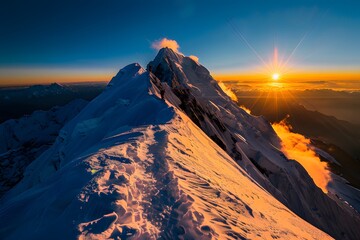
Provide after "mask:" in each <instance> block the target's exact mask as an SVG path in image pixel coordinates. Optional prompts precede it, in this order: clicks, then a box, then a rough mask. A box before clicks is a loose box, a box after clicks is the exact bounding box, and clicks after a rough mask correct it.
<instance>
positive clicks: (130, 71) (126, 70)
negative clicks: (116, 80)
mask: <svg viewBox="0 0 360 240" xmlns="http://www.w3.org/2000/svg"><path fill="white" fill-rule="evenodd" d="M143 72H145V69H144V68H142V67H141V65H140V64H139V63H131V64H129V65H127V66H125V67H123V68H122V69H120V71H119V72H118V74H116V77H118V76H121V75H124V74H126V75H135V74H142V73H143Z"/></svg>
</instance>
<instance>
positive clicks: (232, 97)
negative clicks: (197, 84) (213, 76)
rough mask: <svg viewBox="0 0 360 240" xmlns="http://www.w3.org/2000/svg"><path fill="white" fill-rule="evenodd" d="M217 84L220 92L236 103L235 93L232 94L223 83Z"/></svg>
mask: <svg viewBox="0 0 360 240" xmlns="http://www.w3.org/2000/svg"><path fill="white" fill-rule="evenodd" d="M218 84H219V86H220V88H221V90H223V91H224V93H226V95H228V96H229V97H230V98H231V100H233V101H235V102H237V100H238V98H237V97H236V95H235V93H234V92H233V91H232V90H231V89H230V88H228V87H227V86H226V85H225V84H224V83H222V82H218Z"/></svg>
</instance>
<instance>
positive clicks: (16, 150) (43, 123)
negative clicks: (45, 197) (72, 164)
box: [0, 99, 87, 197]
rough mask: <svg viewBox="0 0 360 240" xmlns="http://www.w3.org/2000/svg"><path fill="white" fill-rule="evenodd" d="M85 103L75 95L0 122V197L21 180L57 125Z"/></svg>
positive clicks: (42, 150) (54, 137)
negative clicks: (63, 102) (64, 102)
mask: <svg viewBox="0 0 360 240" xmlns="http://www.w3.org/2000/svg"><path fill="white" fill-rule="evenodd" d="M86 104H87V101H85V100H81V99H77V100H74V101H72V102H70V103H68V104H67V105H65V106H62V107H53V108H52V109H50V110H49V111H35V112H34V113H33V114H31V115H29V116H25V117H22V118H20V119H12V120H8V121H6V122H4V123H2V124H0V197H1V196H2V195H3V194H4V193H5V192H6V191H7V190H9V189H10V188H11V187H13V186H14V185H15V184H16V183H17V182H19V181H20V180H21V178H22V175H23V172H24V170H25V168H26V167H27V165H28V164H30V163H31V162H32V161H33V160H34V159H36V158H37V157H38V156H40V154H41V153H42V152H44V151H45V150H46V149H48V148H49V147H50V146H51V145H52V144H53V142H54V141H55V139H56V137H57V135H58V133H59V131H60V129H61V128H62V127H63V126H64V125H65V124H66V123H67V122H68V121H69V120H70V119H72V118H73V117H75V116H76V115H77V114H78V113H79V112H80V110H81V109H82V108H83V107H84V106H85V105H86Z"/></svg>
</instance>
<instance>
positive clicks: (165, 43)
mask: <svg viewBox="0 0 360 240" xmlns="http://www.w3.org/2000/svg"><path fill="white" fill-rule="evenodd" d="M151 47H152V48H154V49H156V50H160V49H162V48H165V47H167V48H170V49H172V50H173V51H175V52H179V48H180V46H179V44H178V43H177V42H176V41H175V40H172V39H167V38H163V39H160V40H157V41H155V42H153V43H152V44H151Z"/></svg>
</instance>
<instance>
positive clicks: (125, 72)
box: [109, 63, 146, 85]
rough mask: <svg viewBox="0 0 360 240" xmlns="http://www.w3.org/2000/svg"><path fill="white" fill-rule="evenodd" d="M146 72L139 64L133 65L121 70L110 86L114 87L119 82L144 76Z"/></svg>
mask: <svg viewBox="0 0 360 240" xmlns="http://www.w3.org/2000/svg"><path fill="white" fill-rule="evenodd" d="M145 72H146V70H145V69H144V68H143V67H141V65H140V64H139V63H131V64H129V65H127V66H125V67H123V68H122V69H120V71H119V72H118V73H117V74H116V76H115V77H113V78H112V80H111V81H110V83H109V84H110V85H114V84H116V83H117V82H120V81H124V80H126V79H132V78H135V77H137V76H139V75H142V74H143V73H145Z"/></svg>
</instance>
